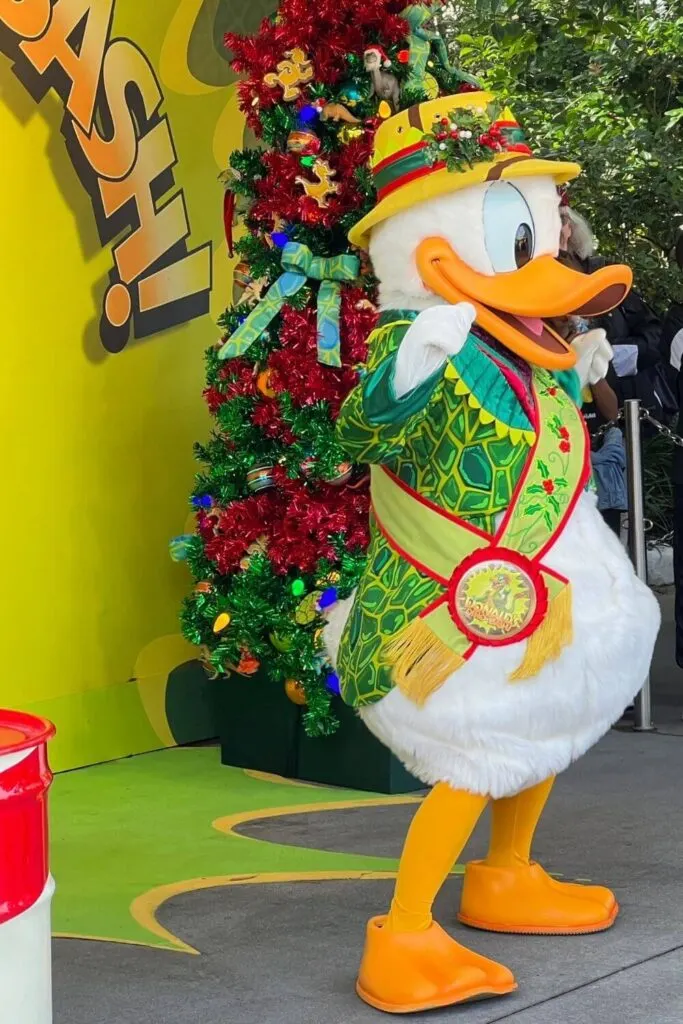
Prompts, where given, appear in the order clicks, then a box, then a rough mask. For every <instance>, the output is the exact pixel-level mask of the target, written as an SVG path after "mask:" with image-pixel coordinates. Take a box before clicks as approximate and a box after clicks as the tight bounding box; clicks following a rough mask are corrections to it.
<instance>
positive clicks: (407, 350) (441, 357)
mask: <svg viewBox="0 0 683 1024" xmlns="http://www.w3.org/2000/svg"><path fill="white" fill-rule="evenodd" d="M475 316H476V313H475V310H474V306H472V305H471V304H470V303H469V302H459V303H458V304H457V305H456V306H430V308H429V309H425V310H423V311H422V312H421V313H420V314H419V316H418V317H417V318H416V319H415V320H414V321H413V323H412V324H411V325H410V327H409V328H408V330H407V331H406V333H405V335H404V337H403V341H402V342H401V344H400V346H399V349H398V353H397V355H396V364H395V367H394V394H395V396H396V398H403V396H404V395H407V394H408V392H409V391H412V390H413V388H416V387H417V386H418V384H421V383H422V382H423V381H425V380H427V378H428V377H431V375H432V374H433V373H434V372H435V371H436V370H438V369H439V367H440V366H443V364H444V363H445V362H446V361H447V360H448V359H449V358H450V357H451V356H455V355H457V354H458V352H459V351H460V350H461V348H462V347H463V345H464V344H465V342H466V341H467V335H468V334H469V332H470V327H471V326H472V324H473V323H474V318H475Z"/></svg>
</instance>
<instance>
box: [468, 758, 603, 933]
mask: <svg viewBox="0 0 683 1024" xmlns="http://www.w3.org/2000/svg"><path fill="white" fill-rule="evenodd" d="M554 781H555V780H554V779H553V778H550V779H547V780H546V781H545V782H541V783H539V785H537V786H533V787H532V788H531V789H526V790H524V791H523V792H521V793H518V794H517V795H516V796H512V797H506V798H504V799H502V800H495V801H494V803H493V807H492V820H491V843H490V846H489V852H488V854H487V856H486V859H485V860H483V861H474V862H473V863H471V864H468V865H467V870H466V872H465V881H464V885H463V893H462V902H461V905H460V914H459V915H458V916H459V919H460V920H461V921H462V922H463V923H464V924H468V925H471V926H472V927H473V928H483V929H485V930H487V931H497V932H517V933H530V934H547V935H581V934H584V933H586V932H597V931H603V930H604V929H606V928H609V927H610V926H611V925H612V924H613V923H614V920H615V918H616V916H617V913H618V910H619V908H618V906H617V902H616V900H615V898H614V895H613V894H612V893H611V892H610V891H609V889H605V888H603V887H602V886H598V885H577V884H576V883H572V882H558V881H556V880H555V879H553V878H551V877H550V876H549V875H548V874H547V873H546V872H545V871H544V870H543V868H542V867H541V866H540V864H536V863H535V862H534V861H532V860H531V844H532V841H533V837H534V833H535V831H536V826H537V825H538V822H539V819H540V817H541V814H542V812H543V808H544V807H545V805H546V801H547V799H548V796H549V795H550V790H551V789H552V786H553V782H554Z"/></svg>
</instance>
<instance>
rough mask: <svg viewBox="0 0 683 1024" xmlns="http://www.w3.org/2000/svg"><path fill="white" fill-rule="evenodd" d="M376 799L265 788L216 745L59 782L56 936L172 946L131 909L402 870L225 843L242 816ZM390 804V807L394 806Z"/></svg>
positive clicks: (54, 806)
mask: <svg viewBox="0 0 683 1024" xmlns="http://www.w3.org/2000/svg"><path fill="white" fill-rule="evenodd" d="M376 799H377V798H373V797H372V795H371V794H367V793H365V794H363V793H356V792H352V791H349V790H340V789H328V788H324V787H314V786H311V787H308V786H306V787H302V786H300V785H299V786H297V785H291V784H277V783H274V782H267V781H259V780H256V779H252V778H250V777H249V776H247V775H245V774H244V772H242V771H241V770H240V769H237V768H225V767H223V766H221V765H220V764H219V760H218V751H217V750H216V749H213V748H210V747H203V748H190V749H178V750H165V751H161V752H159V753H154V754H143V755H140V756H138V757H131V758H128V759H126V760H122V761H116V762H113V763H111V764H105V765H98V766H95V767H92V768H85V769H82V770H80V771H74V772H69V773H66V774H64V775H58V776H57V777H56V778H55V781H54V784H53V788H52V790H51V794H50V807H51V823H52V871H53V874H54V876H55V879H56V881H57V894H56V896H55V903H54V919H53V928H54V930H55V932H57V933H60V934H64V933H68V934H75V935H87V936H92V937H97V938H108V939H116V940H119V941H128V942H143V943H148V944H150V945H155V946H161V947H168V943H167V942H166V941H164V940H163V939H162V938H161V937H157V936H155V935H153V934H152V933H150V932H149V931H147V930H146V929H144V928H143V927H142V926H141V925H139V924H138V923H137V922H136V921H135V920H134V919H133V917H132V916H131V914H130V912H129V908H130V904H131V901H132V900H134V899H135V898H136V897H138V896H140V895H141V894H143V893H145V892H147V891H149V890H150V889H153V888H156V887H157V886H160V885H166V884H172V883H178V882H182V881H184V880H187V879H193V878H200V877H207V876H216V875H228V874H233V873H243V874H254V873H259V872H304V871H349V872H353V871H393V870H395V867H396V862H395V861H393V860H389V859H385V858H378V857H363V856H359V855H355V854H344V853H338V854H337V853H329V852H323V851H317V850H307V849H302V848H300V847H288V846H280V845H277V844H274V843H269V842H261V841H259V840H255V839H249V838H240V837H236V836H230V835H223V834H221V833H220V832H217V831H216V830H215V829H213V828H212V827H211V823H212V821H214V820H215V819H216V818H220V817H223V816H226V815H230V814H235V813H239V812H251V811H253V812H254V816H255V817H258V814H257V812H258V811H259V810H261V809H265V808H271V807H292V809H293V810H295V809H296V806H297V805H299V806H303V805H306V804H320V803H328V802H331V801H334V802H337V801H343V800H354V801H357V802H358V803H359V804H360V803H363V802H366V801H368V800H370V801H372V800H376ZM385 799H387V802H389V800H390V798H385Z"/></svg>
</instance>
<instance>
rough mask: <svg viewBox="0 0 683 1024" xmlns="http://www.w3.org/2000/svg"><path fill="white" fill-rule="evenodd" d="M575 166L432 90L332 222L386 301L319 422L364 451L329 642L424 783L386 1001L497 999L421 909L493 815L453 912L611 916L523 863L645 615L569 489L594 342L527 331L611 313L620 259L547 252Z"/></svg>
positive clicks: (436, 1003)
mask: <svg viewBox="0 0 683 1024" xmlns="http://www.w3.org/2000/svg"><path fill="white" fill-rule="evenodd" d="M579 170H580V169H579V167H578V166H576V165H575V164H572V163H555V162H551V161H548V160H542V159H538V158H536V157H534V156H533V154H532V153H531V151H530V149H529V148H528V146H527V145H526V143H525V141H524V137H523V134H522V132H521V130H520V128H519V126H518V125H517V124H516V122H515V121H514V118H513V116H512V114H511V113H510V111H507V110H501V109H499V108H498V107H497V106H496V105H495V101H494V98H493V97H492V96H491V95H489V94H487V93H484V92H468V93H465V94H458V95H456V96H450V97H445V98H444V97H441V98H440V99H435V100H431V101H429V102H424V103H420V104H419V105H416V106H414V107H412V108H411V109H409V110H405V111H402V112H401V113H399V114H397V115H395V116H393V117H391V118H389V119H388V120H386V121H385V122H384V123H383V124H382V125H381V126H380V128H379V129H378V131H377V134H376V141H375V153H374V157H373V173H374V178H375V182H376V185H377V193H378V202H377V205H376V206H375V208H374V209H373V210H372V211H371V212H370V213H369V214H368V215H367V216H366V217H364V218H363V220H361V221H360V223H358V224H357V225H356V226H355V227H354V229H353V230H352V232H351V235H350V238H351V241H352V242H353V243H354V244H355V245H358V246H360V247H363V248H367V249H368V250H369V253H370V256H371V259H372V262H373V265H374V270H375V273H376V275H377V278H378V279H379V295H380V304H381V309H382V313H381V319H380V323H379V326H378V328H377V330H376V331H375V332H374V334H373V335H372V337H371V339H370V348H369V360H368V365H367V369H366V371H365V374H364V376H363V378H362V380H361V382H360V383H359V384H358V385H357V387H356V388H355V390H354V391H352V392H351V394H350V395H349V397H348V398H347V400H346V402H345V404H344V406H343V408H342V411H341V415H340V417H339V421H338V430H339V437H340V439H341V441H342V443H343V445H344V447H345V448H346V450H347V451H348V453H349V454H350V456H352V457H353V458H354V459H355V460H356V461H358V462H364V463H369V465H370V469H371V495H372V512H371V544H370V549H369V552H368V560H367V566H366V569H365V572H364V575H363V577H362V579H361V581H360V584H359V587H358V589H357V591H356V593H355V595H353V597H352V598H351V599H349V601H348V602H343V603H340V604H339V605H337V606H336V607H335V609H334V610H333V611H332V613H331V615H330V620H329V623H328V626H327V633H326V636H327V641H328V645H329V647H330V651H331V654H332V656H333V657H334V659H335V662H336V666H337V671H338V674H339V676H340V679H341V686H342V694H343V697H344V699H345V701H346V702H347V703H349V704H351V705H353V706H355V707H357V708H358V710H359V713H360V715H361V716H362V717H363V719H364V721H365V723H366V724H367V726H368V728H369V729H370V730H371V731H372V732H373V733H374V734H375V735H376V736H378V737H379V739H380V740H381V741H382V742H383V743H385V744H386V745H387V746H388V747H389V748H390V749H391V750H392V751H393V752H394V753H395V754H396V755H397V756H398V757H399V758H400V759H401V760H402V761H403V762H404V764H405V765H406V766H407V768H408V769H409V770H410V771H412V772H413V773H414V774H415V775H416V776H417V777H418V778H419V779H421V780H422V781H423V782H424V783H425V784H426V785H429V786H431V787H432V789H431V790H430V792H429V794H428V796H427V797H426V798H425V800H424V802H423V803H422V804H421V806H420V808H419V810H418V811H417V814H416V815H415V818H414V820H413V822H412V824H411V826H410V830H409V832H408V836H407V839H406V843H405V847H404V851H403V855H402V858H401V862H400V866H399V871H398V877H397V882H396V889H395V893H394V898H393V900H392V903H391V908H390V910H389V912H388V914H385V915H383V916H380V917H374V918H372V920H371V921H370V922H369V924H368V929H367V937H366V945H365V951H364V954H363V959H362V963H361V968H360V973H359V978H358V984H357V991H358V993H359V995H360V996H361V998H362V999H364V1000H365V1001H366V1002H368V1003H370V1004H371V1005H372V1006H374V1007H377V1008H378V1009H381V1010H385V1011H388V1012H391V1013H409V1012H413V1011H420V1010H426V1009H430V1008H435V1007H442V1006H447V1005H450V1004H454V1003H459V1002H465V1001H468V1000H471V999H475V998H479V997H483V996H491V995H503V994H505V993H508V992H511V991H512V990H513V989H515V988H516V982H515V979H514V977H513V975H512V973H511V972H510V971H509V970H508V968H507V967H504V966H502V965H500V964H497V963H494V962H493V961H490V960H488V959H486V958H485V957H483V956H480V955H478V954H477V953H474V952H472V951H470V950H469V949H467V948H465V947H464V946H462V945H460V944H459V943H458V942H456V941H455V940H454V939H453V938H451V936H450V935H448V934H447V933H446V932H445V931H444V930H443V929H442V928H441V927H440V926H439V925H438V924H437V923H436V922H435V921H434V920H433V919H432V914H431V911H432V904H433V901H434V898H435V896H436V894H437V892H438V891H439V889H440V887H441V885H442V884H443V882H444V880H445V878H446V877H447V875H448V874H449V872H450V871H451V869H452V867H453V865H454V863H455V862H456V860H457V858H458V856H459V855H460V853H461V851H462V849H463V847H464V845H465V843H466V842H467V840H468V838H469V836H470V834H471V832H472V830H473V828H474V826H475V825H476V823H477V820H478V819H479V817H480V815H481V813H482V811H483V810H484V808H485V807H486V806H487V804H489V803H491V805H492V830H491V841H490V847H489V852H488V854H487V856H486V858H485V859H484V860H483V861H479V862H475V863H470V864H468V865H467V868H466V873H465V879H464V886H463V892H462V900H461V905H460V913H459V918H460V920H461V921H462V922H464V923H465V924H467V925H470V926H471V927H473V928H480V929H485V930H491V931H498V932H513V933H529V934H549V935H576V934H583V933H587V932H596V931H601V930H603V929H606V928H609V927H610V926H611V925H612V923H613V922H614V920H615V918H616V915H617V912H618V906H617V903H616V901H615V898H614V896H613V894H612V893H611V892H610V891H609V890H608V889H606V888H602V887H601V886H596V885H578V884H570V883H564V882H558V881H555V880H554V879H552V878H551V877H549V875H548V874H546V872H545V871H544V870H543V868H542V867H541V866H540V865H539V864H537V863H535V862H534V861H533V860H531V857H530V850H531V844H532V839H533V836H534V832H535V830H536V826H537V824H538V821H539V818H540V816H541V813H542V811H543V808H544V805H545V803H546V800H547V799H548V795H549V793H550V790H551V788H552V785H553V780H554V777H555V776H556V775H557V773H558V772H561V771H563V770H564V769H565V768H566V767H567V766H568V765H569V764H570V763H571V762H572V761H573V760H575V759H576V758H578V757H580V756H581V755H582V754H583V753H584V752H585V751H586V750H587V749H588V748H589V747H590V746H591V745H592V744H594V743H595V742H596V741H597V740H598V739H599V738H600V737H601V736H602V735H603V734H604V733H605V732H606V731H607V730H608V729H609V728H610V726H611V725H612V724H613V723H614V722H615V721H616V720H617V719H618V718H619V717H620V715H621V712H622V711H623V709H624V707H625V706H626V705H627V704H628V703H629V702H630V701H631V700H632V698H633V696H634V694H635V693H636V692H637V691H638V689H639V688H640V686H641V685H642V681H643V679H644V677H645V675H646V672H647V669H648V665H649V662H650V658H651V654H652V649H653V645H654V641H655V637H656V634H657V630H658V626H659V611H658V606H657V603H656V601H655V599H654V597H653V596H652V595H651V593H650V592H649V591H648V589H647V588H646V587H645V586H644V585H643V584H642V583H641V582H640V581H639V580H638V579H637V578H636V576H635V574H634V572H633V570H632V568H631V564H630V562H629V560H628V558H627V556H626V553H625V552H624V550H623V548H622V547H621V545H620V543H619V541H618V540H617V539H616V537H614V535H613V534H612V533H611V532H610V530H609V529H608V528H607V527H606V526H605V524H604V523H603V521H602V519H601V517H600V515H599V513H598V511H597V508H596V500H595V496H594V494H593V493H592V491H591V490H590V486H589V483H590V460H589V445H588V442H587V438H586V431H585V427H584V424H583V420H582V417H581V413H580V410H579V406H578V403H579V402H580V395H581V390H582V387H583V386H584V385H586V384H591V383H595V382H596V381H598V380H600V379H601V378H602V377H604V375H605V373H606V370H607V367H608V363H609V359H610V356H611V350H610V347H609V345H608V343H607V341H606V339H605V336H604V332H602V331H599V330H593V331H589V332H587V333H585V334H583V335H581V336H580V338H579V339H578V340H577V341H576V342H575V343H574V344H573V345H572V346H569V345H567V344H566V343H565V342H564V341H563V340H562V339H561V338H560V337H559V336H558V335H557V334H555V333H554V332H553V330H552V329H551V328H550V327H549V326H548V324H547V323H546V322H545V318H548V319H550V318H554V317H562V316H565V315H569V314H572V315H577V316H581V317H590V316H595V315H599V314H602V313H605V312H606V311H608V310H609V309H611V308H613V307H615V306H617V305H618V304H619V303H620V302H621V301H622V300H623V298H624V296H625V295H626V294H627V292H628V290H629V288H630V285H631V272H630V271H629V270H628V268H627V267H623V266H612V267H606V268H604V269H602V270H600V271H598V272H597V273H594V274H591V275H583V274H579V273H576V272H574V271H572V270H570V269H568V268H566V267H564V266H563V265H561V264H560V263H559V262H557V260H556V259H555V257H556V256H557V252H558V243H559V237H560V214H559V200H558V193H557V186H558V185H560V184H561V183H564V182H566V181H568V180H569V179H571V178H573V177H575V176H576V175H577V174H578V173H579Z"/></svg>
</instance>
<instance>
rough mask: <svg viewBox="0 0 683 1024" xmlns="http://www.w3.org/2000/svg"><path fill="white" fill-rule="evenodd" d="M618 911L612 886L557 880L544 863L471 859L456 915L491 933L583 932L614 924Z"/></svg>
mask: <svg viewBox="0 0 683 1024" xmlns="http://www.w3.org/2000/svg"><path fill="white" fill-rule="evenodd" d="M618 912H619V905H618V903H617V901H616V900H615V898H614V895H613V894H612V893H611V892H610V891H609V889H604V888H603V887H602V886H599V885H594V886H583V885H578V884H576V883H572V882H558V881H556V880H555V879H554V878H551V877H550V876H549V875H548V874H547V873H546V872H545V871H544V870H543V868H542V867H541V865H540V864H534V863H532V864H520V865H519V866H514V867H509V868H498V867H489V866H488V865H487V864H485V863H484V862H483V861H472V863H470V864H468V865H467V868H466V870H465V881H464V884H463V890H462V899H461V902H460V913H459V914H458V920H459V921H462V923H463V924H466V925H469V927H470V928H481V929H483V930H484V931H489V932H514V933H517V934H528V935H585V934H587V933H588V932H601V931H604V930H605V929H606V928H610V927H611V926H612V925H613V924H614V921H615V918H616V916H617V914H618Z"/></svg>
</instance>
